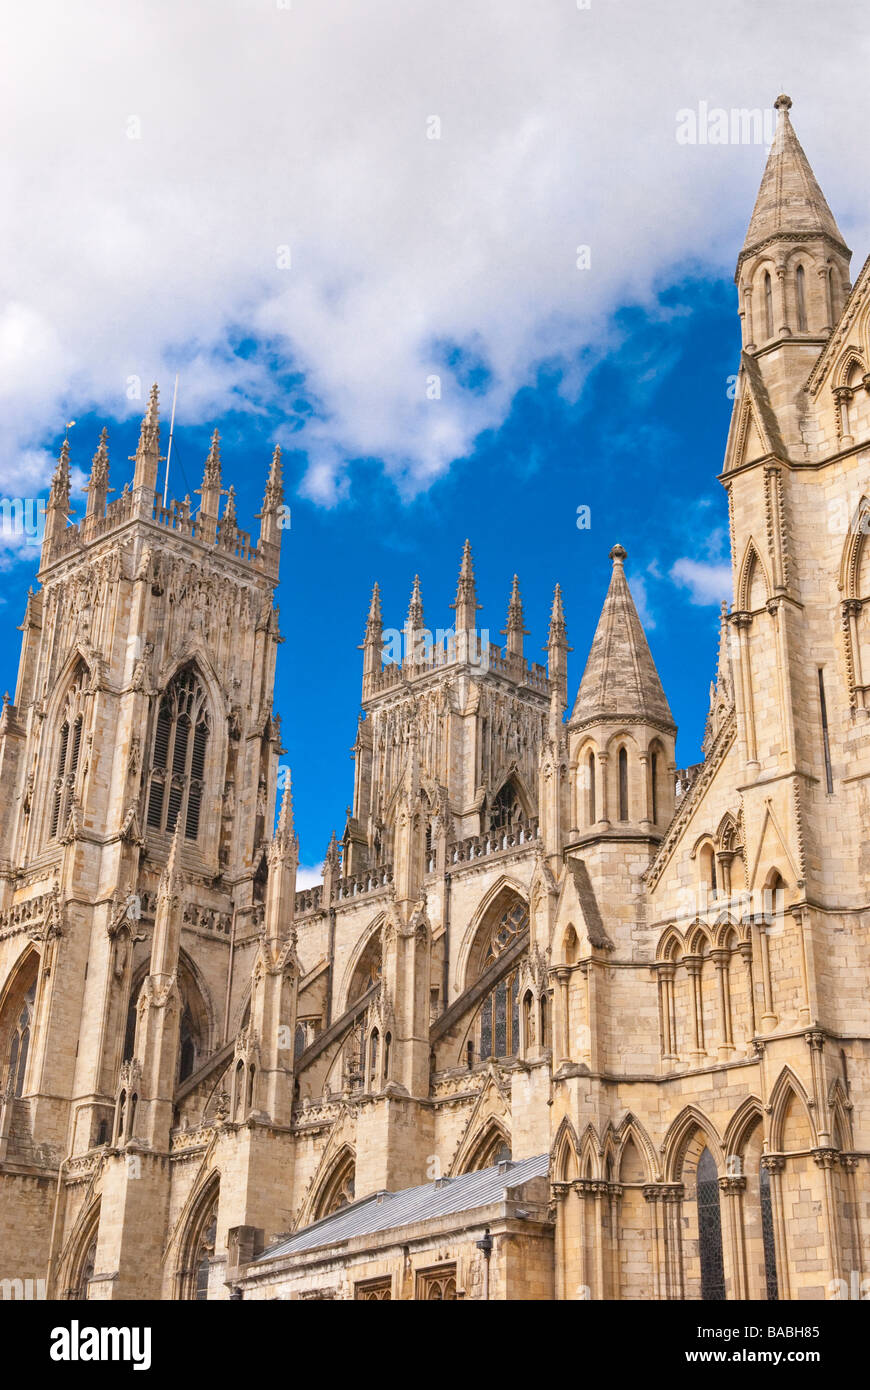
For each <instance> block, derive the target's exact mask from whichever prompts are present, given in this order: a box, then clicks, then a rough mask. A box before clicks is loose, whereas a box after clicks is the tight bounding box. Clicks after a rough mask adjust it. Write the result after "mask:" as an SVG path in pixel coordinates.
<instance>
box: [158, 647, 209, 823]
mask: <svg viewBox="0 0 870 1390" xmlns="http://www.w3.org/2000/svg"><path fill="white" fill-rule="evenodd" d="M208 733H209V727H208V709H207V705H206V698H205V691H204V690H203V688H202V686H201V685H200V683H199V681H198V680H197V678H196V675H195V673H194V672H193V671H192V670H186V671H182V672H181V673H180V675H178V676H176V678H175V680H174V681H173V682H172V684H171V685H170V687H169V689H168V690H167V692H166V694H165V695H164V696H163V699H162V700H161V702H160V708H159V710H158V712H157V721H156V725H155V730H154V745H153V749H152V755H151V777H150V785H149V794H148V825H149V826H150V827H151V828H152V829H153V830H161V831H164V832H165V833H166V834H167V835H172V834H174V833H175V827H176V825H177V824H178V822H179V819H180V820H181V823H182V825H183V826H184V835H185V838H186V839H188V840H196V839H197V838H198V837H199V825H200V812H201V809H202V796H203V789H204V784H205V758H206V748H207V745H208Z"/></svg>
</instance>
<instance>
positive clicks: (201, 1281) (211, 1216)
mask: <svg viewBox="0 0 870 1390" xmlns="http://www.w3.org/2000/svg"><path fill="white" fill-rule="evenodd" d="M216 1238H217V1200H215V1202H214V1205H213V1206H212V1207H211V1209H210V1210H209V1212H208V1215H207V1216H206V1218H205V1221H204V1223H203V1228H202V1233H201V1235H200V1237H199V1241H198V1243H197V1248H196V1253H195V1258H194V1292H193V1297H194V1299H195V1300H196V1302H198V1303H204V1302H205V1301H206V1300H207V1298H208V1276H209V1271H210V1270H211V1262H212V1259H213V1257H214V1247H215V1240H216Z"/></svg>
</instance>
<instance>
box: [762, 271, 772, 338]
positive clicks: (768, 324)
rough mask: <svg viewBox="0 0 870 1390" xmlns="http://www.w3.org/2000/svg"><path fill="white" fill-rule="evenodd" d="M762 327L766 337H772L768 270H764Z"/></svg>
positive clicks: (770, 286)
mask: <svg viewBox="0 0 870 1390" xmlns="http://www.w3.org/2000/svg"><path fill="white" fill-rule="evenodd" d="M764 328H765V333H766V335H767V337H768V338H772V337H773V286H772V284H771V281H770V272H769V271H767V270H766V271H765V272H764Z"/></svg>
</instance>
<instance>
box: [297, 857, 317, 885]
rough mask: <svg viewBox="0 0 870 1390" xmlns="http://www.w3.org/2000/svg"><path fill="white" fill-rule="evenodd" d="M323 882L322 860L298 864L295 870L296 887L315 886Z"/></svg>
mask: <svg viewBox="0 0 870 1390" xmlns="http://www.w3.org/2000/svg"><path fill="white" fill-rule="evenodd" d="M322 882H323V860H321V861H320V863H319V864H311V865H307V864H300V865H299V868H298V869H297V870H296V887H297V888H317V887H318V886H319V885H320V884H321V883H322Z"/></svg>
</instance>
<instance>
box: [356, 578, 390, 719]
mask: <svg viewBox="0 0 870 1390" xmlns="http://www.w3.org/2000/svg"><path fill="white" fill-rule="evenodd" d="M383 632H384V624H383V619H382V617H381V590H380V586H379V585H378V584H377V582H376V583H375V585H374V588H373V589H372V601H371V603H370V604H369V615H368V618H367V619H366V633H365V637H364V638H363V640H362V645H361V647H360V650H361V651H362V654H363V699H365V698H366V696H367V695H368V694H370V692H371V687H372V682H373V680H374V677H375V676H377V675H379V674H380V670H381V665H382V660H383V655H382V654H383Z"/></svg>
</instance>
